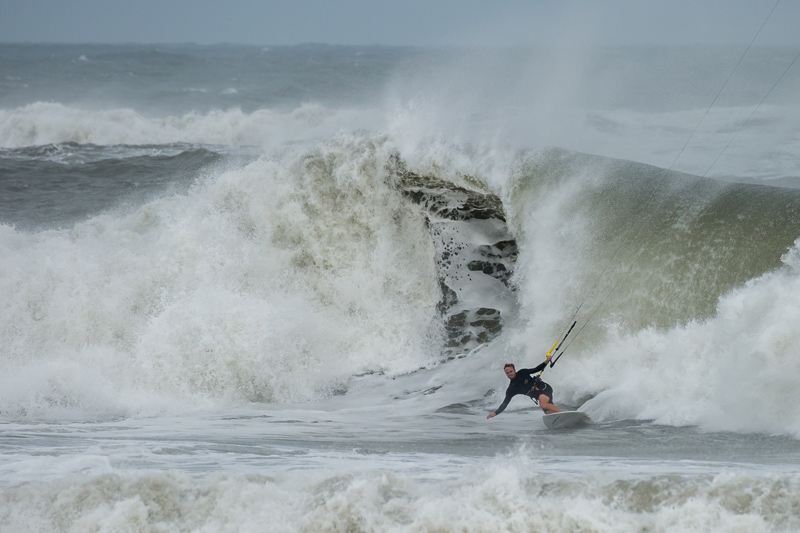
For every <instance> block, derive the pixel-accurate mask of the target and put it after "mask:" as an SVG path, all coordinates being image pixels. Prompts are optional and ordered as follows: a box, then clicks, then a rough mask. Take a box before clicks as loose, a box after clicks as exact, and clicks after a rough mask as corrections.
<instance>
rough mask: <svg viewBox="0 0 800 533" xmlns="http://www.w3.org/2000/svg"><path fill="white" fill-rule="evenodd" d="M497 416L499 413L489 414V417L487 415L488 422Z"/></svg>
mask: <svg viewBox="0 0 800 533" xmlns="http://www.w3.org/2000/svg"><path fill="white" fill-rule="evenodd" d="M496 416H497V413H489V414H488V415H486V420H489V419H490V418H494V417H496Z"/></svg>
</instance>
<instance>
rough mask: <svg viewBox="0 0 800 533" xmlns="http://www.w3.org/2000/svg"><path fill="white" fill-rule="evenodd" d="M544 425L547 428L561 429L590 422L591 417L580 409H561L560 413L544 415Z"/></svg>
mask: <svg viewBox="0 0 800 533" xmlns="http://www.w3.org/2000/svg"><path fill="white" fill-rule="evenodd" d="M542 420H544V425H545V426H547V429H561V428H568V427H572V426H575V425H578V424H584V423H586V422H590V421H591V419H590V418H589V417H588V416H586V413H582V412H580V411H561V412H560V413H552V414H549V415H544V416H543V417H542Z"/></svg>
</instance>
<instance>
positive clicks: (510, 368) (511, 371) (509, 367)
mask: <svg viewBox="0 0 800 533" xmlns="http://www.w3.org/2000/svg"><path fill="white" fill-rule="evenodd" d="M503 372H505V373H506V376H507V377H508V379H514V378H515V377H517V368H516V367H515V366H514V364H513V363H506V364H505V365H504V366H503Z"/></svg>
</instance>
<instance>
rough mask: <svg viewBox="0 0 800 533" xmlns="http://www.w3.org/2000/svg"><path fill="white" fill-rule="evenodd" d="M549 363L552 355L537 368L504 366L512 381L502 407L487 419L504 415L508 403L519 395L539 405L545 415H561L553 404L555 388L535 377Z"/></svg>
mask: <svg viewBox="0 0 800 533" xmlns="http://www.w3.org/2000/svg"><path fill="white" fill-rule="evenodd" d="M549 363H550V355H548V356H547V359H546V360H545V362H544V363H542V364H540V365H539V366H537V367H535V368H520V369H519V370H517V369H516V368H515V367H514V365H513V364H512V363H506V364H505V366H503V372H505V374H506V376H507V377H508V379H509V380H510V381H511V383H509V384H508V388H507V389H506V397H505V399H504V400H503V403H501V404H500V407H498V408H497V409H495V410H494V411H492V412H491V413H489V414H488V415H486V418H487V419H488V418H494V417H495V416H497V415H499V414H500V413H502V412H503V411H504V410H505V408H506V407H508V402H510V401H511V398H513V397H514V396H516V395H517V394H524V395H525V396H528V397H530V399H531V400H533V401H534V402H536V403H538V404H539V407H541V408H542V411H544V412H545V414H548V415H549V414H552V413H560V412H561V409H559V408H558V407H556V406H555V405H554V404H553V387H551V386H550V385H549V384H547V383H545V382H544V381H542V380H541V379H540V378H539V376H537V375H535V374H537V373H539V372H541V371H542V370H544V368H545V367H546V366H547V365H548V364H549Z"/></svg>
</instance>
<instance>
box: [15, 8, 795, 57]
mask: <svg viewBox="0 0 800 533" xmlns="http://www.w3.org/2000/svg"><path fill="white" fill-rule="evenodd" d="M774 5H775V0H527V1H525V0H393V1H389V0H338V1H337V0H280V1H279V0H124V1H121V0H0V42H5V43H10V42H49V43H125V42H135V43H186V42H192V43H198V44H213V43H220V42H228V43H241V44H256V45H284V44H298V43H328V44H348V45H349V44H356V45H364V44H384V45H415V46H430V45H434V46H439V45H457V46H458V45H492V46H495V45H499V46H506V45H528V44H543V43H544V44H546V43H555V44H565V43H576V44H590V45H592V44H729V43H745V44H747V43H749V42H750V41H751V40H752V39H753V37H754V36H755V35H756V32H757V31H758V30H759V28H760V27H761V24H762V23H763V22H764V20H765V19H766V18H767V15H768V14H769V13H770V11H771V10H772V9H773V6H774ZM798 22H800V0H781V2H780V3H779V5H778V7H777V9H775V12H774V13H773V14H772V16H771V17H770V19H769V21H768V23H767V25H766V26H765V27H764V30H763V31H762V33H761V35H760V36H759V38H758V40H757V41H756V44H778V45H798V44H800V28H799V27H798Z"/></svg>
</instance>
